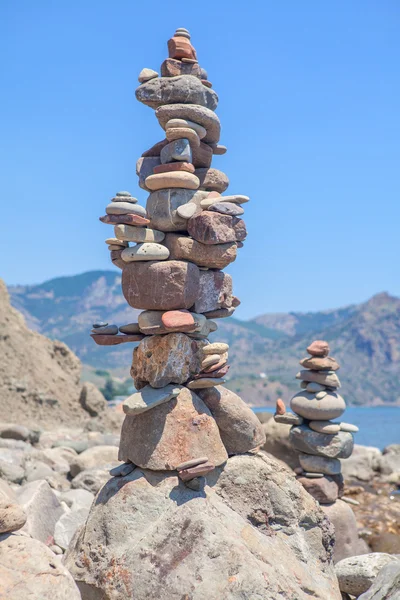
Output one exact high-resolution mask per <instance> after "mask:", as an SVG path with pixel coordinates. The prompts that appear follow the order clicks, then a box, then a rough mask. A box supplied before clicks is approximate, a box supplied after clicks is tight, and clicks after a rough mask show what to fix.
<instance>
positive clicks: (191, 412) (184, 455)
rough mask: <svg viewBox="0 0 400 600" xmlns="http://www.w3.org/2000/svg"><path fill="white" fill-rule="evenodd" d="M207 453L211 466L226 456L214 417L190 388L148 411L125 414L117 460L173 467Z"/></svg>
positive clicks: (161, 467) (152, 466) (154, 466)
mask: <svg viewBox="0 0 400 600" xmlns="http://www.w3.org/2000/svg"><path fill="white" fill-rule="evenodd" d="M200 456H207V457H208V459H209V460H210V461H211V462H212V463H213V464H214V465H220V464H222V463H223V462H225V460H226V459H227V458H228V455H227V453H226V450H225V447H224V446H223V444H222V441H221V437H220V434H219V431H218V427H217V425H216V423H215V420H214V419H213V417H212V416H211V413H210V411H209V410H208V408H207V407H206V405H205V404H204V402H203V401H202V400H201V399H200V398H199V397H198V396H197V395H196V394H195V393H194V392H192V391H191V390H188V389H187V388H182V391H181V392H180V394H179V396H177V397H176V398H174V399H173V400H169V401H168V402H166V403H165V404H160V405H159V406H156V407H155V408H153V409H152V410H151V411H148V412H145V413H142V414H140V415H137V416H135V417H131V416H126V417H125V421H124V423H123V425H122V431H121V444H120V449H119V459H120V460H122V461H124V462H132V463H133V464H135V465H138V466H139V467H143V468H149V469H155V470H173V469H175V468H176V466H177V465H179V464H181V463H182V462H186V461H187V460H191V459H192V458H198V457H200Z"/></svg>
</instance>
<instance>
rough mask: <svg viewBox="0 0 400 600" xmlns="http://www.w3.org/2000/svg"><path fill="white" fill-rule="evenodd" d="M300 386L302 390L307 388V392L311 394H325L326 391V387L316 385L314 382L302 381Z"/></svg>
mask: <svg viewBox="0 0 400 600" xmlns="http://www.w3.org/2000/svg"><path fill="white" fill-rule="evenodd" d="M300 385H301V387H302V388H305V389H306V390H307V392H310V393H311V394H312V393H314V394H315V393H316V392H324V391H325V390H326V387H325V386H324V385H321V384H320V383H315V382H313V381H311V382H307V381H302V382H301V384H300Z"/></svg>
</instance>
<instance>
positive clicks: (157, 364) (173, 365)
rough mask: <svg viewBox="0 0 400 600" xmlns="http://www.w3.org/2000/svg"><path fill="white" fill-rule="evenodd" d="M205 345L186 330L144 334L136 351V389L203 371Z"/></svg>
mask: <svg viewBox="0 0 400 600" xmlns="http://www.w3.org/2000/svg"><path fill="white" fill-rule="evenodd" d="M203 345H204V342H202V341H198V342H196V341H194V340H192V339H191V338H190V337H188V336H187V335H185V334H184V333H169V334H166V335H151V336H145V338H144V339H143V340H142V341H141V342H140V344H139V346H138V347H137V348H135V349H134V351H133V361H132V368H131V376H132V378H133V380H134V383H135V387H136V389H138V390H140V389H142V388H143V387H144V386H145V385H147V384H148V383H149V384H150V385H151V386H152V387H155V388H162V387H164V386H166V385H168V384H169V383H178V384H182V383H185V382H186V381H188V379H190V378H191V377H192V376H193V375H195V374H197V373H200V371H201V361H202V358H203V357H202V351H201V349H202V347H203Z"/></svg>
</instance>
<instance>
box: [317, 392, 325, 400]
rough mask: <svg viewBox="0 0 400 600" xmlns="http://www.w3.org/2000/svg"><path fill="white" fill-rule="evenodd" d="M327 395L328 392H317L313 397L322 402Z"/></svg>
mask: <svg viewBox="0 0 400 600" xmlns="http://www.w3.org/2000/svg"><path fill="white" fill-rule="evenodd" d="M327 393H328V392H325V391H323V392H317V393H316V394H315V397H316V399H317V400H322V398H325V396H326V395H327Z"/></svg>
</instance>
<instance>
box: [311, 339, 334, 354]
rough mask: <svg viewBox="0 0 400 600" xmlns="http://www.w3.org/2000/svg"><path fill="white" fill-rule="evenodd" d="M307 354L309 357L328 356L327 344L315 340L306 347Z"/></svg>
mask: <svg viewBox="0 0 400 600" xmlns="http://www.w3.org/2000/svg"><path fill="white" fill-rule="evenodd" d="M307 352H308V354H311V356H328V354H329V344H328V342H325V341H323V340H315V341H314V342H313V343H312V344H310V345H309V346H308V348H307Z"/></svg>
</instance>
